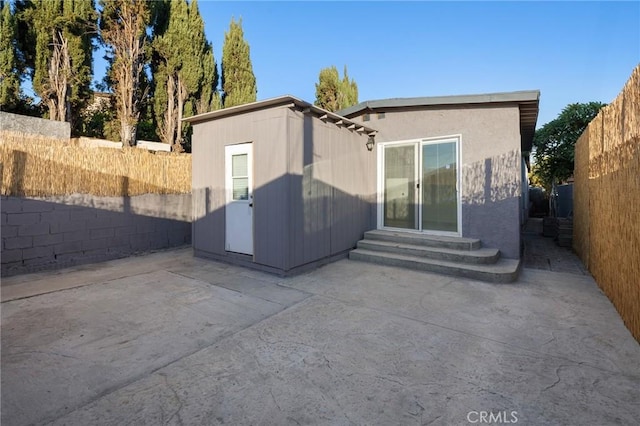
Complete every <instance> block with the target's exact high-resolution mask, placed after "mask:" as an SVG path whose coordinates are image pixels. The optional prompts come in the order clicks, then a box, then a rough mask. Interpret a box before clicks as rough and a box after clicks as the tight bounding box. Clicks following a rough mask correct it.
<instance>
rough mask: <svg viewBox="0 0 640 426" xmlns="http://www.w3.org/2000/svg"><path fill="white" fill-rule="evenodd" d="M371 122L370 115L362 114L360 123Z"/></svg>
mask: <svg viewBox="0 0 640 426" xmlns="http://www.w3.org/2000/svg"><path fill="white" fill-rule="evenodd" d="M369 120H371V115H370V114H364V115H363V116H362V121H369Z"/></svg>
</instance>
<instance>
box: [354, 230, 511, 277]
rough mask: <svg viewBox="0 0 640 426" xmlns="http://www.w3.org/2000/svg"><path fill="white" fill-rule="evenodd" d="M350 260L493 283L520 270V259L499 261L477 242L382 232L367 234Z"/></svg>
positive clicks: (491, 252)
mask: <svg viewBox="0 0 640 426" xmlns="http://www.w3.org/2000/svg"><path fill="white" fill-rule="evenodd" d="M349 258H350V259H352V260H359V261H365V262H371V263H377V264H382V265H389V266H397V267H401V268H409V269H414V270H421V271H429V272H436V273H441V274H447V275H455V276H460V277H465V278H472V279H477V280H482V281H488V282H494V283H508V282H513V281H515V280H516V278H517V277H518V272H519V270H520V261H519V260H513V259H502V258H500V251H499V250H498V249H493V248H483V247H481V242H480V240H477V239H471V238H458V237H442V236H432V235H424V234H418V233H409V232H407V233H404V232H395V231H383V230H375V231H368V232H366V233H365V238H364V239H363V240H361V241H359V242H358V246H357V248H356V249H355V250H352V251H351V252H350V253H349Z"/></svg>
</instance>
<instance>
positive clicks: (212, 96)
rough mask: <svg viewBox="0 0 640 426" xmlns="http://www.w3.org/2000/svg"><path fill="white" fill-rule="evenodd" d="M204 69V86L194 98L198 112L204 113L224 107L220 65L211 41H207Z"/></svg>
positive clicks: (203, 59) (203, 57)
mask: <svg viewBox="0 0 640 426" xmlns="http://www.w3.org/2000/svg"><path fill="white" fill-rule="evenodd" d="M202 71H203V76H202V87H201V88H200V92H199V93H197V94H196V97H195V100H194V103H195V113H196V114H203V113H205V112H209V111H214V110H217V109H220V108H221V107H222V100H221V99H220V93H219V92H218V80H219V76H218V65H217V64H216V60H215V58H214V56H213V46H212V45H211V43H207V46H206V48H205V50H204V52H203V55H202Z"/></svg>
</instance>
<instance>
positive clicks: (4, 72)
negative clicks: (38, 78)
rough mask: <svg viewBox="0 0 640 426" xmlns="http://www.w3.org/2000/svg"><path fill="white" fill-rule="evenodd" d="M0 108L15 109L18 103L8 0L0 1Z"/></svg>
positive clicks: (13, 26) (13, 27) (12, 19)
mask: <svg viewBox="0 0 640 426" xmlns="http://www.w3.org/2000/svg"><path fill="white" fill-rule="evenodd" d="M0 8H1V10H0V110H2V111H17V110H18V109H19V105H20V93H21V92H20V77H19V67H20V64H19V61H18V55H17V46H16V36H17V34H16V28H17V27H16V19H15V15H14V14H13V13H12V11H11V5H10V4H9V2H8V1H6V2H5V1H2V2H0Z"/></svg>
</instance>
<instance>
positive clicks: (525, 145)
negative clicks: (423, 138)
mask: <svg viewBox="0 0 640 426" xmlns="http://www.w3.org/2000/svg"><path fill="white" fill-rule="evenodd" d="M539 103H540V91H539V90H522V91H517V92H503V93H486V94H480V95H455V96H430V97H419V98H392V99H381V100H375V101H366V102H361V103H359V104H357V105H354V106H352V107H349V108H345V109H343V110H341V111H337V113H338V114H340V115H343V116H345V117H348V118H353V117H356V116H359V115H362V114H363V113H365V112H375V111H381V110H384V111H391V110H406V109H421V108H430V107H450V108H455V107H464V106H483V105H486V106H490V105H497V104H504V105H509V104H510V105H514V104H515V105H518V108H519V110H520V138H521V150H522V152H523V154H525V153H528V152H530V151H531V147H532V145H533V135H534V133H535V130H536V122H537V121H538V107H539Z"/></svg>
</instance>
